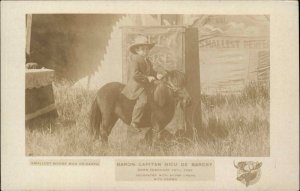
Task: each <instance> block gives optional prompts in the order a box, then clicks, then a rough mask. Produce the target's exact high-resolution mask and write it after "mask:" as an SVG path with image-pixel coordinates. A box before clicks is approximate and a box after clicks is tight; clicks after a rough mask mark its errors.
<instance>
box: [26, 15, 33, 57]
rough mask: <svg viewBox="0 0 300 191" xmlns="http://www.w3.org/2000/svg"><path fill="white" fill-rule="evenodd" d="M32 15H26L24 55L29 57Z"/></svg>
mask: <svg viewBox="0 0 300 191" xmlns="http://www.w3.org/2000/svg"><path fill="white" fill-rule="evenodd" d="M31 25H32V14H27V15H26V54H28V55H30V40H31Z"/></svg>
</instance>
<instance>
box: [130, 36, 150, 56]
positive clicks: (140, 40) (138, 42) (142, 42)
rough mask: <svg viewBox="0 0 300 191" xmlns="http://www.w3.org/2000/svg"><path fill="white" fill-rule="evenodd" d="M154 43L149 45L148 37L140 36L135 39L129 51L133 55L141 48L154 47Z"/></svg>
mask: <svg viewBox="0 0 300 191" xmlns="http://www.w3.org/2000/svg"><path fill="white" fill-rule="evenodd" d="M154 45H155V44H154V43H149V41H148V39H147V37H145V36H143V35H138V36H136V37H135V39H134V41H133V43H132V44H131V45H130V47H129V50H130V52H132V53H133V54H136V52H135V49H136V48H137V47H139V46H148V47H149V49H151V48H153V47H154Z"/></svg>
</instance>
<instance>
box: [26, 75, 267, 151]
mask: <svg viewBox="0 0 300 191" xmlns="http://www.w3.org/2000/svg"><path fill="white" fill-rule="evenodd" d="M95 94H96V91H90V90H86V89H85V88H76V89H73V88H71V83H70V82H67V81H63V82H55V83H54V95H55V101H56V106H57V111H58V114H59V117H58V118H57V119H56V120H54V121H52V122H49V121H48V120H46V119H45V118H39V119H36V120H34V121H33V122H31V123H30V124H29V125H27V126H26V155H33V156H37V155H39V156H95V155H96V156H97V155H117V156H122V155H125V156H126V155H162V156H165V155H175V156H176V155H178V156H269V155H270V132H269V131H270V130H269V124H270V122H269V119H270V116H269V109H270V101H269V100H270V98H269V88H268V86H265V85H262V84H258V83H251V84H249V85H248V86H247V87H246V88H245V89H244V90H243V92H241V94H238V95H214V96H211V95H202V97H201V109H202V126H201V127H196V129H197V131H198V141H189V142H181V141H178V140H177V139H173V140H172V141H169V142H168V143H167V144H165V145H163V146H160V147H157V148H156V149H155V150H153V148H151V147H149V146H147V145H143V144H138V146H137V147H135V146H134V147H133V146H132V145H131V146H129V145H128V144H126V143H127V139H126V134H127V131H126V126H125V125H124V124H122V122H120V121H119V122H117V124H116V126H115V127H114V129H113V132H112V133H111V135H110V137H109V140H110V141H109V145H108V146H107V147H103V146H101V142H100V141H99V140H98V141H93V140H92V139H91V137H90V135H89V133H88V128H89V114H90V113H89V112H90V105H91V103H92V101H93V99H94V96H95Z"/></svg>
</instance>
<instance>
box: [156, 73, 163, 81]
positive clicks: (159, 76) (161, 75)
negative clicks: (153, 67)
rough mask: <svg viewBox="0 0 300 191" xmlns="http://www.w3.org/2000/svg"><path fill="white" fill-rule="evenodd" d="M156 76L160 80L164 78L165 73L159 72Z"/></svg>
mask: <svg viewBox="0 0 300 191" xmlns="http://www.w3.org/2000/svg"><path fill="white" fill-rule="evenodd" d="M156 77H157V79H159V80H160V79H162V78H163V77H164V75H163V74H157V75H156Z"/></svg>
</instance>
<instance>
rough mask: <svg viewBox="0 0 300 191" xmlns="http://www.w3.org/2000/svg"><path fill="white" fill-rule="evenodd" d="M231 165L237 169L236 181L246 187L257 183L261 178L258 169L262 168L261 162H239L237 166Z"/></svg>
mask: <svg viewBox="0 0 300 191" xmlns="http://www.w3.org/2000/svg"><path fill="white" fill-rule="evenodd" d="M233 165H234V166H235V168H237V178H236V179H237V180H238V181H240V182H242V183H243V184H245V185H246V186H247V187H248V186H249V185H252V184H255V183H256V182H258V181H259V179H260V176H261V171H260V167H261V166H262V162H254V161H241V162H238V163H237V164H235V162H234V163H233Z"/></svg>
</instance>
